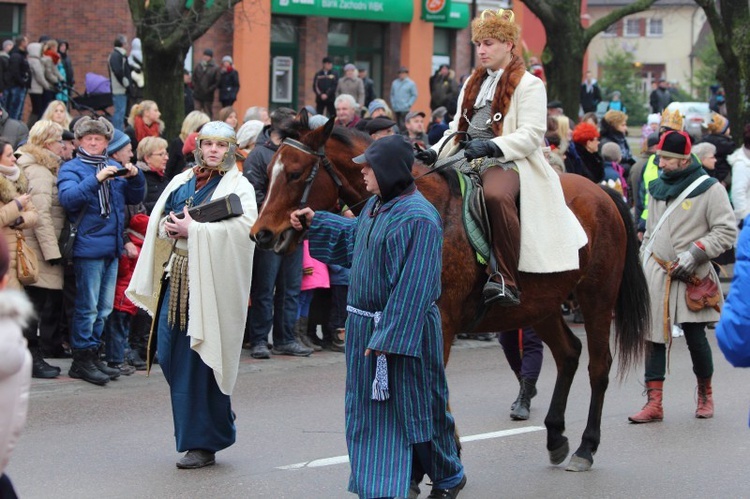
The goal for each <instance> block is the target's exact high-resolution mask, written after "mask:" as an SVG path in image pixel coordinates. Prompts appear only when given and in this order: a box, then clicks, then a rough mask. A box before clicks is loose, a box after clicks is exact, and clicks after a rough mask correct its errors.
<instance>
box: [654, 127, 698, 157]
mask: <svg viewBox="0 0 750 499" xmlns="http://www.w3.org/2000/svg"><path fill="white" fill-rule="evenodd" d="M691 147H692V144H691V143H690V135H688V134H687V133H685V132H683V131H674V130H673V131H670V132H667V133H665V134H664V135H662V136H661V141H660V142H659V145H658V146H657V147H656V150H657V151H659V156H662V157H665V158H677V159H688V158H689V157H690V149H691Z"/></svg>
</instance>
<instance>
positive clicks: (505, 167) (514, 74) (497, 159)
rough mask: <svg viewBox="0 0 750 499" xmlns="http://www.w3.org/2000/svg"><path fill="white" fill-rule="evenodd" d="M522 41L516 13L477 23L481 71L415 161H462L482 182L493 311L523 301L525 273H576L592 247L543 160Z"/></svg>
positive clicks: (535, 95) (539, 98) (537, 96)
mask: <svg viewBox="0 0 750 499" xmlns="http://www.w3.org/2000/svg"><path fill="white" fill-rule="evenodd" d="M519 37H520V26H519V25H518V24H517V23H516V22H515V14H514V13H513V11H511V10H506V9H499V10H497V11H493V10H485V11H484V12H482V14H481V15H480V16H478V17H477V18H475V19H474V20H473V21H472V23H471V39H472V42H473V43H474V45H475V47H476V53H477V56H478V60H479V63H480V64H479V67H478V68H477V69H475V70H474V72H473V73H472V74H471V76H470V77H469V78H468V79H467V80H466V82H465V83H464V86H463V88H462V89H461V92H460V94H459V99H458V103H459V106H458V110H457V112H456V115H455V116H454V118H453V121H451V123H450V128H449V130H448V131H446V132H445V134H446V135H445V136H444V137H443V139H441V140H440V142H438V143H437V144H435V145H433V146H432V147H431V148H430V149H428V150H426V151H422V152H419V153H417V156H416V157H417V159H419V160H420V161H422V162H423V163H425V164H428V165H431V164H435V163H436V162H438V159H439V160H440V161H439V162H438V163H437V164H438V166H439V165H440V164H442V163H443V162H447V161H451V160H452V159H456V160H458V162H457V163H456V168H458V169H464V170H467V171H470V172H474V173H478V174H480V175H481V177H482V183H483V185H484V195H485V204H486V206H487V212H488V214H489V219H490V220H491V221H492V227H491V228H492V241H491V242H492V253H491V258H490V260H491V261H490V264H489V265H488V268H487V273H488V275H489V277H488V280H487V282H486V283H485V285H484V289H483V297H484V301H485V304H487V305H490V304H494V303H497V304H498V305H500V306H511V307H512V306H516V305H519V304H520V303H521V299H522V298H521V294H522V292H523V290H522V289H520V281H519V271H523V272H531V273H549V272H564V271H568V270H573V269H577V268H579V259H578V251H579V249H580V248H582V247H583V246H584V245H585V244H586V243H587V242H588V238H587V236H586V233H585V232H584V230H583V228H582V227H581V224H580V222H579V221H578V219H577V218H576V216H575V215H574V214H573V212H572V211H571V210H570V208H569V207H568V206H567V204H566V203H565V198H564V196H563V190H562V184H561V183H560V176H559V175H557V174H556V173H555V171H554V170H553V169H552V167H551V166H550V165H549V163H547V161H546V160H545V159H544V153H543V151H542V146H543V145H544V133H545V131H546V130H547V109H546V108H547V93H546V90H545V88H544V83H543V82H542V80H540V79H539V78H537V77H536V76H534V75H532V74H531V73H529V72H528V71H526V65H525V63H524V60H523V57H521V56H520V55H518V47H517V44H518V41H519ZM454 132H466V133H468V134H470V136H471V139H472V140H470V141H468V142H466V139H465V136H461V135H458V136H451V134H453V133H454ZM449 137H450V139H449ZM447 140H450V141H451V142H450V143H446V141H447ZM443 144H445V147H443ZM464 144H465V147H464V148H463V150H462V149H461V147H462V145H464ZM438 151H440V153H439V154H440V158H438ZM519 199H520V206H519V205H518V204H517V203H518V202H519ZM522 219H523V220H524V223H523V224H521V222H520V221H521V220H522Z"/></svg>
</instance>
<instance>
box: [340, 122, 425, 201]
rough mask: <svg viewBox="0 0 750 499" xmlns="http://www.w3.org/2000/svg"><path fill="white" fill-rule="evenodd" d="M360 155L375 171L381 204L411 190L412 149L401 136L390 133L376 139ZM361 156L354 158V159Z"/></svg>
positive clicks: (412, 181) (412, 183)
mask: <svg viewBox="0 0 750 499" xmlns="http://www.w3.org/2000/svg"><path fill="white" fill-rule="evenodd" d="M362 156H364V158H363V159H364V160H366V161H367V163H368V164H369V165H370V167H371V168H372V170H373V172H374V173H375V178H376V179H377V180H378V187H379V188H380V199H381V201H382V202H383V204H385V203H387V202H388V201H390V200H392V199H393V198H395V197H397V196H400V195H401V194H403V193H405V192H407V191H411V190H412V189H411V188H412V186H413V185H414V177H413V176H412V174H411V167H412V165H413V164H414V150H413V149H412V146H411V144H410V143H409V142H407V141H406V140H405V139H404V138H403V137H402V136H400V135H391V136H388V137H383V138H382V139H379V140H376V141H375V142H373V143H372V144H371V145H370V147H368V148H367V150H366V151H365V153H364V154H363V155H362ZM362 156H358V157H357V158H355V161H356V160H357V159H358V158H362ZM357 162H360V161H357Z"/></svg>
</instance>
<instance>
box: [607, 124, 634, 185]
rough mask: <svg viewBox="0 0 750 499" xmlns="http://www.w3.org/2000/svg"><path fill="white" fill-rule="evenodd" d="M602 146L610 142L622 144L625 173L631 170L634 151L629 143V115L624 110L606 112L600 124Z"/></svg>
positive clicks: (622, 162)
mask: <svg viewBox="0 0 750 499" xmlns="http://www.w3.org/2000/svg"><path fill="white" fill-rule="evenodd" d="M600 134H601V146H603V145H604V144H606V143H608V142H614V143H615V144H617V145H618V146H620V151H621V152H622V161H621V162H620V164H622V166H623V168H625V174H626V175H627V174H628V173H629V172H630V167H631V166H633V165H634V164H635V158H633V153H632V152H630V144H629V143H628V137H627V134H628V115H627V114H625V113H624V112H622V111H607V112H606V113H604V117H603V118H602V122H601V124H600Z"/></svg>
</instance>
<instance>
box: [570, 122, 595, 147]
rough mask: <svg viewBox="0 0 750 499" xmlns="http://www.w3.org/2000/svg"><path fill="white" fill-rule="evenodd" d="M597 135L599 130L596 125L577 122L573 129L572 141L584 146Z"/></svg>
mask: <svg viewBox="0 0 750 499" xmlns="http://www.w3.org/2000/svg"><path fill="white" fill-rule="evenodd" d="M598 137H599V130H598V129H597V128H596V126H594V125H592V124H591V123H588V122H585V121H584V122H583V123H579V124H578V125H576V127H575V128H574V129H573V142H575V143H576V144H578V145H581V146H585V145H586V143H587V142H588V141H590V140H594V139H596V138H598Z"/></svg>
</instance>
